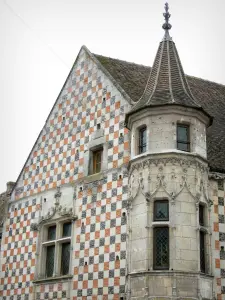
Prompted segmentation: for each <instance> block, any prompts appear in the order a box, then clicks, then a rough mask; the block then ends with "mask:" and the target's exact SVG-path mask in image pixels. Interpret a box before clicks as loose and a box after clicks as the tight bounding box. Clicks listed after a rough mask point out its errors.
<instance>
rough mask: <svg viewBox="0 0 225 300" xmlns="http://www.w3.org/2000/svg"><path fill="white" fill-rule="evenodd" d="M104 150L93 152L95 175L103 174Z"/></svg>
mask: <svg viewBox="0 0 225 300" xmlns="http://www.w3.org/2000/svg"><path fill="white" fill-rule="evenodd" d="M101 163H102V149H101V150H98V151H95V152H93V174H95V173H99V172H101Z"/></svg>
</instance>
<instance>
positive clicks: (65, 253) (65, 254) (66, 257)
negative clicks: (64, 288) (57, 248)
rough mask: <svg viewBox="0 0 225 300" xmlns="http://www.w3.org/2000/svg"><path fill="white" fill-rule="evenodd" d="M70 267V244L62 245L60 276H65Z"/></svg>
mask: <svg viewBox="0 0 225 300" xmlns="http://www.w3.org/2000/svg"><path fill="white" fill-rule="evenodd" d="M69 266H70V243H69V242H68V243H63V244H62V259H61V274H62V275H67V274H68V273H69Z"/></svg>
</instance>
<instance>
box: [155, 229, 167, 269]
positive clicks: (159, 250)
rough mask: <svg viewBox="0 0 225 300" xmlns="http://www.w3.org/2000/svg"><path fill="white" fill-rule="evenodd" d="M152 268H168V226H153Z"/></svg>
mask: <svg viewBox="0 0 225 300" xmlns="http://www.w3.org/2000/svg"><path fill="white" fill-rule="evenodd" d="M153 253H154V269H164V270H165V269H169V228H168V227H156V228H154V252H153Z"/></svg>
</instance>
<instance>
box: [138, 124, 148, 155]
mask: <svg viewBox="0 0 225 300" xmlns="http://www.w3.org/2000/svg"><path fill="white" fill-rule="evenodd" d="M146 146H147V130H146V127H144V128H141V129H140V130H139V154H141V153H144V152H146V150H147V147H146Z"/></svg>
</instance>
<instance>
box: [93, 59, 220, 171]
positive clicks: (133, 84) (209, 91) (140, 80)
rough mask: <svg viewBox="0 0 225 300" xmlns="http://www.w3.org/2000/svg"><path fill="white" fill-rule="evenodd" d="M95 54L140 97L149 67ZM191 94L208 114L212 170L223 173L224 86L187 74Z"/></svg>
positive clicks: (129, 91) (136, 96)
mask: <svg viewBox="0 0 225 300" xmlns="http://www.w3.org/2000/svg"><path fill="white" fill-rule="evenodd" d="M95 57H96V58H97V59H98V60H99V62H100V63H101V64H102V65H103V66H104V68H105V69H106V70H108V72H109V73H110V74H111V75H112V77H113V78H114V79H115V80H116V81H117V82H118V84H119V85H120V86H121V87H122V88H123V90H124V91H126V93H127V94H128V95H129V96H130V98H131V99H132V100H133V101H135V102H137V101H138V100H139V99H140V97H141V96H142V94H143V92H144V90H145V87H146V84H147V81H148V77H149V74H150V72H151V68H150V67H147V66H143V65H138V64H134V63H130V62H126V61H122V60H118V59H113V58H109V57H105V56H101V55H96V54H95ZM186 78H187V82H188V84H189V86H190V90H191V93H192V94H193V97H194V98H195V99H198V103H199V104H200V105H201V107H202V108H203V109H204V110H205V111H206V113H208V114H209V115H211V116H213V117H214V120H213V125H212V126H211V127H210V128H208V129H207V147H208V148H207V153H208V160H209V165H210V168H211V170H212V171H216V172H222V173H225V150H224V149H225V86H224V85H221V84H217V83H215V82H210V81H207V80H203V79H200V78H196V77H191V76H186Z"/></svg>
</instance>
